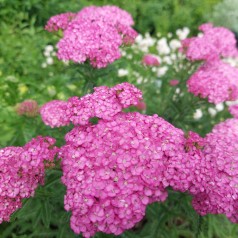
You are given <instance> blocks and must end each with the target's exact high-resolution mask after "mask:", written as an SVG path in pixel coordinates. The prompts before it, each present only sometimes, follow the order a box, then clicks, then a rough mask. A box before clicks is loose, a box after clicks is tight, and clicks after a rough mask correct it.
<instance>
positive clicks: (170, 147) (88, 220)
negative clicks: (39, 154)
mask: <svg viewBox="0 0 238 238" xmlns="http://www.w3.org/2000/svg"><path fill="white" fill-rule="evenodd" d="M65 140H66V145H65V146H63V147H62V148H61V150H60V157H61V158H62V170H63V177H62V182H63V183H64V184H65V185H66V187H67V193H66V196H65V200H64V206H65V209H66V210H67V211H71V212H72V216H71V221H70V224H71V228H72V229H73V231H74V232H75V233H77V234H79V233H82V234H83V236H84V237H90V236H93V235H94V234H95V233H96V232H98V231H101V232H104V233H112V234H115V235H119V234H121V233H122V232H123V231H125V230H127V229H130V228H132V227H133V226H134V225H135V224H136V223H137V222H139V221H140V220H141V219H142V218H143V216H144V215H145V209H146V205H147V204H149V203H152V202H155V201H164V200H165V199H166V197H167V192H166V190H165V188H166V187H167V186H169V181H168V179H167V178H166V176H165V172H166V171H167V166H168V164H169V163H170V162H169V161H170V160H173V161H176V160H177V161H178V159H179V157H178V155H179V154H182V153H184V145H185V139H184V134H183V132H182V130H180V129H177V128H175V127H173V126H172V125H171V124H169V123H168V122H166V121H165V120H163V119H162V118H159V117H158V116H157V115H154V116H146V115H142V114H140V113H137V112H135V113H124V112H119V113H117V114H116V115H114V116H113V120H110V121H107V120H104V119H101V120H99V122H98V124H96V125H87V126H78V127H75V128H74V129H73V130H72V131H70V132H69V133H68V134H67V135H66V137H65ZM177 163H178V162H177ZM170 172H171V173H170V174H169V175H170V177H173V178H174V179H175V176H174V174H173V173H172V171H170ZM180 176H181V174H177V179H178V180H180ZM169 179H170V178H169Z"/></svg>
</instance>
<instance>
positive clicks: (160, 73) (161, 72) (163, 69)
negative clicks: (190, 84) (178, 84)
mask: <svg viewBox="0 0 238 238" xmlns="http://www.w3.org/2000/svg"><path fill="white" fill-rule="evenodd" d="M167 71H168V67H167V66H163V67H160V68H158V70H157V76H158V77H161V76H163V75H165V74H166V72H167Z"/></svg>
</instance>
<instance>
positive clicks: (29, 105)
mask: <svg viewBox="0 0 238 238" xmlns="http://www.w3.org/2000/svg"><path fill="white" fill-rule="evenodd" d="M16 112H17V114H18V115H20V116H22V115H24V116H27V117H36V116H37V115H38V114H39V105H38V103H37V102H36V101H35V100H32V99H28V100H25V101H24V102H22V103H18V104H17V105H16Z"/></svg>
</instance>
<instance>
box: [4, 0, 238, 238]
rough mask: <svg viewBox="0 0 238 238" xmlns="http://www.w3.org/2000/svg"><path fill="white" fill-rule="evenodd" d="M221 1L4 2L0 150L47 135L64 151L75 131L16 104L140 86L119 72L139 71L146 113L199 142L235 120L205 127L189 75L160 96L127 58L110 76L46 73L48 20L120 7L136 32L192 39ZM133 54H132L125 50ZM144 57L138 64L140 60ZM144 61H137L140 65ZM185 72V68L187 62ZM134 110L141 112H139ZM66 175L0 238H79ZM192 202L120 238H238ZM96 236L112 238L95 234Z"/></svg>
mask: <svg viewBox="0 0 238 238" xmlns="http://www.w3.org/2000/svg"><path fill="white" fill-rule="evenodd" d="M218 2H219V0H200V1H197V0H160V1H155V0H154V1H153V0H147V1H146V0H131V1H126V0H122V1H116V0H97V1H96V0H95V1H87V0H82V1H80V0H77V1H76V0H68V1H59V0H44V1H43V0H25V1H20V0H0V19H1V21H0V110H1V113H0V147H4V146H10V145H14V146H18V145H24V144H25V143H26V142H28V141H29V140H30V139H31V138H33V137H35V136H37V135H39V134H41V135H49V136H53V137H55V138H56V139H57V141H58V145H62V144H63V143H64V140H63V135H64V134H65V133H66V132H67V131H68V130H70V127H66V128H63V129H60V130H58V129H50V128H49V127H47V126H45V125H44V124H43V123H42V121H41V119H40V118H39V117H36V118H26V117H20V116H18V115H17V114H16V112H15V105H16V104H17V103H19V102H22V101H24V100H25V99H35V100H36V101H37V102H38V103H39V104H40V105H42V104H44V103H45V102H47V101H50V100H53V99H67V98H68V97H71V96H73V95H77V96H82V95H84V94H85V93H87V92H88V91H89V90H90V88H91V87H92V85H94V86H95V85H109V86H111V85H115V84H116V83H120V82H122V81H129V82H131V83H135V84H136V78H135V77H133V76H132V75H131V74H129V75H128V76H125V77H122V78H118V77H117V71H118V69H119V68H127V69H128V70H129V72H132V71H137V72H139V73H140V74H141V75H143V76H144V77H147V78H149V79H150V81H149V83H147V84H144V85H138V87H139V88H141V89H142V91H143V92H144V98H145V102H146V104H147V114H153V113H157V114H158V115H160V116H162V117H164V118H165V119H166V120H168V121H170V122H171V123H172V124H174V125H175V126H177V127H180V128H182V129H183V130H185V131H189V130H193V131H196V132H198V133H200V134H201V135H205V134H206V133H208V132H209V131H210V130H211V128H212V126H213V125H214V124H216V123H218V122H219V121H223V120H224V118H227V117H229V114H228V113H227V112H226V111H225V112H220V113H218V114H217V115H216V117H215V118H211V117H210V116H209V114H205V115H204V117H203V118H202V119H201V120H199V121H194V120H193V117H192V115H193V112H194V110H195V109H197V108H204V109H207V108H208V107H209V106H210V105H209V104H208V103H207V102H206V100H199V99H198V98H195V97H193V96H192V95H191V94H189V93H187V92H186V85H185V82H186V80H187V78H188V74H187V71H188V70H187V68H185V69H184V70H183V71H181V72H180V73H179V75H178V74H176V73H175V72H174V71H173V69H172V68H171V69H169V74H167V76H166V77H164V78H163V82H162V86H161V87H162V89H161V90H160V91H158V90H157V89H156V85H155V84H156V79H155V78H153V77H154V76H153V75H152V74H151V73H149V71H148V70H147V68H146V67H144V66H142V65H134V64H132V63H131V62H130V60H128V59H125V58H122V59H120V60H118V61H117V62H115V63H114V64H112V65H110V66H109V67H108V68H106V69H102V70H93V69H91V67H88V65H81V66H80V67H78V66H75V65H72V64H70V65H69V66H67V65H64V64H63V63H62V62H58V61H57V60H56V58H54V61H55V62H54V65H52V66H49V67H47V68H42V67H41V65H42V63H43V62H44V60H45V57H44V56H43V51H44V47H45V46H46V45H48V44H52V45H55V43H56V42H57V40H58V38H57V36H56V35H52V34H50V33H48V32H46V31H45V30H44V25H45V24H46V22H47V20H48V19H49V18H50V17H51V16H53V15H56V14H59V13H62V12H67V11H72V12H76V11H79V10H80V9H81V8H83V7H84V6H88V5H93V4H95V5H106V4H110V5H118V6H119V7H121V8H123V9H125V10H127V11H129V12H130V13H131V14H132V15H133V18H134V20H135V29H136V30H137V31H138V32H140V33H146V32H150V33H151V34H152V35H153V34H154V35H155V34H156V33H157V32H161V33H162V34H167V33H168V32H175V31H176V29H178V28H181V27H184V26H188V27H189V28H190V30H191V32H192V34H194V33H196V32H197V27H198V25H200V24H201V23H204V22H206V21H207V17H208V16H209V13H210V12H211V11H212V8H213V6H214V5H215V4H216V3H218ZM127 50H128V52H130V49H127ZM136 57H138V58H136ZM141 57H142V55H137V56H135V58H136V60H137V61H140V60H141ZM184 65H186V62H184ZM177 77H179V78H181V79H182V82H181V84H180V86H179V87H180V89H181V91H182V92H184V96H183V97H178V98H177V99H176V100H174V101H171V100H169V99H171V97H172V95H174V94H175V88H172V87H169V86H168V85H169V80H170V79H171V78H177ZM134 110H135V109H134ZM60 177H61V171H60V170H58V169H54V170H48V171H47V176H46V183H45V185H44V186H42V187H39V188H38V189H37V191H36V196H35V197H34V198H30V199H28V200H25V201H24V204H23V208H22V209H20V210H18V211H17V212H16V213H15V214H13V216H12V218H11V222H10V223H3V224H1V225H0V238H16V237H18V238H26V237H27V238H28V237H35V238H38V237H44V238H50V237H55V238H60V237H67V238H68V237H69V238H71V237H79V236H77V235H75V234H74V233H73V232H72V231H71V230H70V227H69V218H70V214H69V213H66V212H65V211H64V208H63V195H64V193H65V187H64V186H63V185H62V184H61V182H60ZM190 201H191V197H190V196H189V195H187V194H181V193H178V192H175V191H172V190H171V191H169V198H168V200H167V201H166V202H165V203H163V204H159V203H155V204H152V205H150V206H148V208H147V215H146V218H145V220H144V221H143V222H142V223H140V224H138V225H137V226H136V227H135V228H134V229H133V230H131V231H127V232H125V233H124V234H123V235H121V236H120V237H123V238H127V237H143V238H150V237H151V238H152V237H153V238H167V237H168V238H183V237H184V238H193V237H194V238H195V237H201V238H215V237H216V238H228V237H232V238H233V237H234V238H235V237H238V233H237V232H238V226H237V225H235V224H231V223H230V222H229V221H228V220H227V219H226V218H225V217H224V216H215V215H208V216H205V217H200V216H199V215H197V214H196V213H195V211H194V210H193V209H192V207H191V205H190ZM95 237H98V238H99V237H113V236H110V235H105V234H97V235H96V236H95Z"/></svg>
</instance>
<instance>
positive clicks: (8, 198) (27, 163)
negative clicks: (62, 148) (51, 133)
mask: <svg viewBox="0 0 238 238" xmlns="http://www.w3.org/2000/svg"><path fill="white" fill-rule="evenodd" d="M54 143H55V140H54V139H52V138H50V137H40V136H39V137H37V138H34V139H32V140H31V141H30V142H28V143H27V144H26V145H25V146H23V147H13V146H11V147H6V148H3V149H0V223H2V222H3V221H9V220H10V215H11V214H12V213H13V212H15V211H16V210H17V209H18V208H20V207H21V205H22V203H21V200H22V199H23V198H29V197H31V196H33V195H34V192H35V189H36V188H37V186H38V185H39V184H43V183H44V171H45V167H46V166H51V165H52V163H53V160H54V156H55V154H56V152H57V151H58V149H57V148H56V147H54V146H53V145H54Z"/></svg>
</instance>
